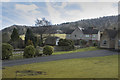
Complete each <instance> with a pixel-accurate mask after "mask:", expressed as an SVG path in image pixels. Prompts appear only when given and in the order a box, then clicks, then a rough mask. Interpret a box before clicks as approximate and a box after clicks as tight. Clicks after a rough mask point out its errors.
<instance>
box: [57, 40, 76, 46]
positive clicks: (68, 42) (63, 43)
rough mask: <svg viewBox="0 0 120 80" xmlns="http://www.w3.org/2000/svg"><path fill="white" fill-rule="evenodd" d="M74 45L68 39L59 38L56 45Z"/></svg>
mask: <svg viewBox="0 0 120 80" xmlns="http://www.w3.org/2000/svg"><path fill="white" fill-rule="evenodd" d="M71 45H74V42H73V41H72V40H70V39H60V40H59V42H58V46H71Z"/></svg>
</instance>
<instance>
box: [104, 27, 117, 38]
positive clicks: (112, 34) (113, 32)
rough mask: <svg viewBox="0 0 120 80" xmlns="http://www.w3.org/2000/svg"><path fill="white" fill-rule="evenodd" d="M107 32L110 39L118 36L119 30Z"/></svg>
mask: <svg viewBox="0 0 120 80" xmlns="http://www.w3.org/2000/svg"><path fill="white" fill-rule="evenodd" d="M106 32H107V34H108V36H109V37H110V38H115V36H116V35H117V32H118V31H117V30H112V29H106Z"/></svg>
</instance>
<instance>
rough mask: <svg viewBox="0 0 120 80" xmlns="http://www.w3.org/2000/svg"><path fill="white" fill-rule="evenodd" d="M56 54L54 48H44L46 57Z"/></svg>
mask: <svg viewBox="0 0 120 80" xmlns="http://www.w3.org/2000/svg"><path fill="white" fill-rule="evenodd" d="M53 52H54V49H53V47H52V46H45V47H44V48H43V54H45V55H51V54H52V53H53Z"/></svg>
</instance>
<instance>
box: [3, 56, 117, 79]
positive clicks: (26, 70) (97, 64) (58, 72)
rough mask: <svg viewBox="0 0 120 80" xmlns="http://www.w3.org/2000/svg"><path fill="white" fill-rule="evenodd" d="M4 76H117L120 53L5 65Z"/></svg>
mask: <svg viewBox="0 0 120 80" xmlns="http://www.w3.org/2000/svg"><path fill="white" fill-rule="evenodd" d="M16 72H17V74H16ZM2 76H3V78H15V77H17V78H117V77H118V55H112V56H105V57H94V58H79V59H67V60H58V61H50V62H41V63H33V64H26V65H19V66H13V67H5V68H4V69H3V74H2Z"/></svg>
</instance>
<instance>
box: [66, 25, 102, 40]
mask: <svg viewBox="0 0 120 80" xmlns="http://www.w3.org/2000/svg"><path fill="white" fill-rule="evenodd" d="M66 35H67V36H66V38H67V39H72V40H81V39H82V40H86V41H89V40H96V41H99V40H100V31H98V30H97V29H94V28H93V27H89V28H86V29H84V28H81V27H77V28H76V29H75V30H74V31H73V32H71V33H70V34H66Z"/></svg>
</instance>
